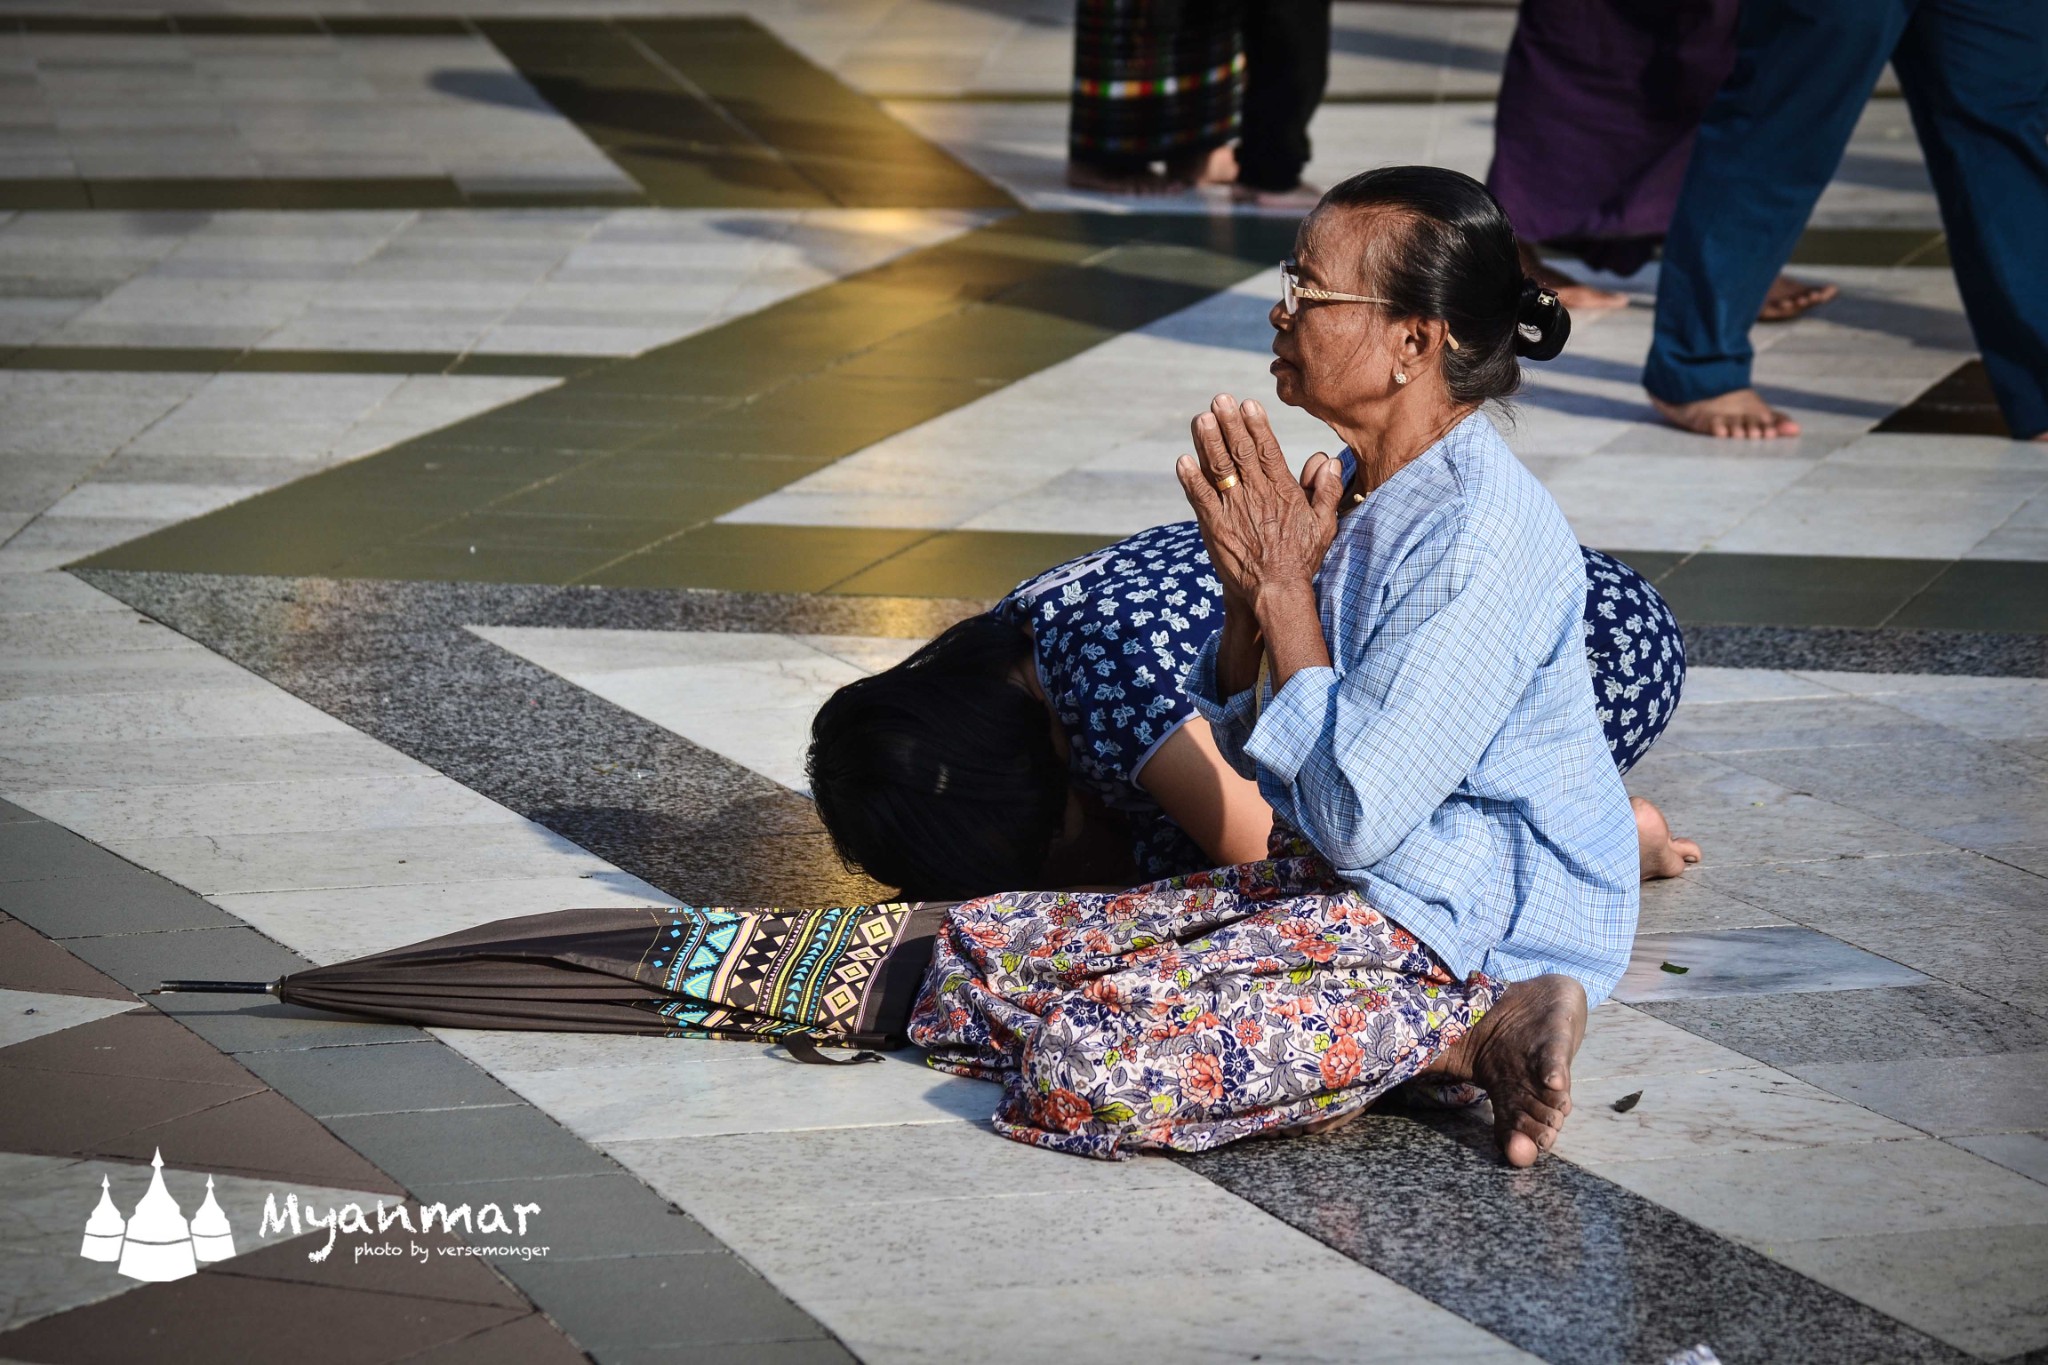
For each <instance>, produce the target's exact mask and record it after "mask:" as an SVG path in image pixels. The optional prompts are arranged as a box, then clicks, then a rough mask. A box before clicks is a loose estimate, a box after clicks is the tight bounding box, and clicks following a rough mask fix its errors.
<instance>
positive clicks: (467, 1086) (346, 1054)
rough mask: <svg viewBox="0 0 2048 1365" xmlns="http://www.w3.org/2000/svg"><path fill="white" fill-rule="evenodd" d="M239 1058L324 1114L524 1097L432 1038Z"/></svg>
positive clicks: (285, 1092)
mask: <svg viewBox="0 0 2048 1365" xmlns="http://www.w3.org/2000/svg"><path fill="white" fill-rule="evenodd" d="M241 1061H242V1063H243V1065H245V1066H247V1067H248V1068H249V1069H250V1070H251V1071H253V1072H255V1073H256V1074H257V1075H258V1076H260V1077H262V1078H263V1079H264V1080H265V1081H268V1082H269V1083H270V1084H271V1085H272V1086H273V1087H275V1088H276V1089H277V1091H278V1093H279V1094H281V1095H283V1096H284V1097H285V1098H286V1099H288V1100H290V1101H291V1102H292V1103H294V1104H296V1105H298V1106H299V1107H300V1108H301V1109H304V1110H305V1111H306V1112H307V1113H309V1114H312V1115H315V1116H316V1117H318V1118H323V1119H326V1118H333V1117H335V1116H337V1115H342V1114H378V1113H391V1112H395V1111H401V1110H414V1109H463V1108H472V1107H476V1106H479V1105H504V1104H516V1103H518V1102H519V1097H518V1096H517V1095H515V1094H513V1093H512V1092H511V1091H510V1090H507V1089H506V1088H505V1087H504V1086H502V1085H500V1084H499V1083H498V1082H497V1081H495V1080H493V1079H492V1078H491V1077H490V1076H489V1075H488V1074H487V1073H486V1072H484V1071H482V1070H480V1069H479V1068H478V1067H476V1066H475V1065H473V1064H472V1063H470V1062H469V1061H468V1060H467V1059H466V1058H464V1057H463V1056H462V1055H461V1054H460V1053H457V1052H455V1051H454V1050H453V1049H451V1048H448V1047H445V1046H443V1045H442V1044H441V1043H439V1042H437V1041H435V1040H433V1039H431V1038H424V1037H423V1038H421V1039H420V1040H419V1041H418V1042H409V1043H380V1044H377V1045H375V1046H354V1047H316V1048H302V1049H294V1050H291V1051H269V1052H251V1053H248V1054H247V1055H245V1056H243V1057H242V1058H241Z"/></svg>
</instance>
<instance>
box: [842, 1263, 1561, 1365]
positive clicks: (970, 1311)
mask: <svg viewBox="0 0 2048 1365" xmlns="http://www.w3.org/2000/svg"><path fill="white" fill-rule="evenodd" d="M1305 1269H1306V1273H1305V1271H1304V1268H1293V1267H1291V1268H1288V1269H1285V1270H1273V1271H1268V1270H1263V1269H1249V1270H1238V1271H1235V1272H1231V1273H1225V1274H1214V1275H1203V1276H1200V1277H1194V1276H1176V1275H1168V1276H1165V1277H1161V1278H1148V1279H1132V1278H1131V1276H1130V1273H1129V1272H1128V1271H1122V1272H1120V1273H1112V1274H1107V1275H1105V1276H1104V1279H1105V1280H1106V1281H1108V1283H1104V1284H1097V1285H1059V1286H1055V1287H1052V1288H1045V1289H1038V1288H1023V1289H1011V1290H1007V1291H1005V1292H1004V1293H1002V1294H1000V1295H995V1296H992V1297H989V1298H986V1299H984V1298H982V1297H980V1296H974V1295H955V1296H948V1297H947V1298H939V1297H936V1296H926V1295H920V1294H917V1293H915V1292H914V1291H911V1290H904V1289H899V1290H897V1291H895V1292H894V1293H892V1294H887V1295H867V1296H863V1297H860V1298H846V1297H840V1298H818V1299H811V1300H807V1301H805V1302H804V1307H805V1308H806V1309H807V1310H808V1311H809V1312H811V1313H812V1314H814V1315H815V1316H817V1317H818V1318H819V1319H820V1320H822V1321H824V1322H825V1323H827V1324H828V1325H830V1326H831V1327H832V1329H833V1331H834V1333H835V1334H836V1335H837V1336H839V1338H840V1339H841V1340H843V1341H845V1342H847V1344H848V1345H849V1346H850V1347H851V1348H853V1349H854V1350H856V1351H857V1352H858V1353H859V1355H860V1357H861V1359H863V1360H870V1361H876V1362H890V1365H949V1363H950V1362H952V1361H955V1360H957V1359H958V1358H959V1348H958V1345H957V1343H958V1342H959V1341H960V1340H962V1339H967V1338H971V1339H973V1340H975V1341H976V1342H977V1343H978V1345H977V1351H976V1358H977V1359H978V1360H985V1361H988V1362H991V1365H1031V1362H1036V1361H1040V1360H1042V1359H1044V1351H1045V1346H1044V1342H1045V1339H1046V1337H1047V1336H1048V1334H1049V1332H1048V1328H1047V1324H1048V1323H1058V1324H1059V1325H1060V1326H1059V1329H1058V1332H1057V1334H1056V1335H1058V1336H1059V1338H1060V1339H1061V1343H1062V1344H1061V1346H1060V1355H1061V1357H1062V1358H1063V1359H1066V1360H1071V1361H1074V1362H1085V1363H1086V1365H1117V1363H1118V1362H1122V1361H1129V1360H1145V1359H1153V1358H1155V1357H1156V1358H1162V1359H1171V1360H1174V1361H1176V1362H1183V1361H1185V1362H1190V1365H1226V1363H1230V1365H1235V1362H1241V1361H1245V1360H1249V1359H1251V1358H1253V1357H1254V1356H1256V1357H1258V1358H1259V1359H1261V1360H1286V1361H1291V1362H1301V1365H1378V1363H1379V1362H1399V1361H1410V1360H1416V1359H1420V1358H1423V1357H1427V1358H1428V1359H1430V1360H1441V1361H1446V1362H1462V1363H1463V1365H1496V1362H1499V1363H1500V1365H1506V1362H1510V1361H1533V1360H1535V1359H1537V1357H1535V1356H1532V1355H1528V1354H1526V1353H1525V1352H1523V1351H1521V1350H1519V1349H1518V1348H1516V1347H1514V1346H1511V1345H1509V1344H1508V1343H1507V1342H1504V1341H1502V1340H1501V1339H1500V1338H1498V1337H1495V1336H1493V1335H1491V1334H1490V1333H1487V1332H1485V1331H1484V1330H1483V1329H1481V1328H1479V1327H1476V1326H1474V1325H1473V1324H1471V1323H1468V1322H1466V1321H1465V1320H1464V1319H1463V1318H1459V1317H1457V1316H1455V1315H1453V1314H1451V1313H1450V1312H1448V1311H1447V1310H1444V1309H1441V1308H1438V1307H1437V1306H1436V1305H1434V1304H1432V1303H1430V1302H1429V1301H1428V1300H1426V1299H1423V1298H1422V1297H1421V1296H1420V1295H1417V1294H1414V1293H1412V1292H1410V1291H1407V1290H1404V1289H1401V1288H1400V1287H1399V1286H1397V1285H1395V1284H1393V1282H1392V1281H1390V1280H1387V1279H1385V1278H1383V1277H1381V1276H1378V1275H1375V1274H1374V1273H1373V1272H1371V1271H1369V1270H1367V1269H1366V1268H1365V1267H1364V1266H1361V1265H1359V1264H1358V1263H1357V1262H1355V1261H1351V1260H1348V1259H1346V1258H1344V1257H1343V1256H1341V1255H1339V1254H1338V1253H1337V1252H1334V1251H1332V1252H1329V1254H1328V1257H1327V1259H1326V1260H1324V1261H1322V1262H1321V1263H1320V1264H1313V1265H1311V1266H1310V1267H1307V1268H1305ZM1305 1278H1307V1279H1309V1280H1310V1281H1311V1282H1312V1283H1314V1284H1315V1286H1316V1288H1317V1292H1318V1293H1327V1294H1328V1295H1329V1296H1330V1298H1331V1300H1332V1301H1333V1302H1336V1303H1341V1304H1343V1305H1344V1307H1345V1310H1346V1311H1343V1312H1337V1313H1332V1314H1329V1315H1327V1316H1324V1317H1320V1318H1316V1319H1314V1320H1313V1321H1311V1320H1310V1319H1309V1318H1307V1317H1305V1316H1299V1315H1297V1316H1293V1317H1287V1316H1284V1315H1283V1317H1282V1318H1280V1319H1278V1320H1276V1319H1275V1317H1274V1315H1273V1311H1272V1305H1273V1304H1274V1303H1275V1302H1277V1301H1281V1300H1284V1299H1286V1298H1287V1297H1288V1296H1289V1295H1290V1294H1299V1293H1300V1287H1301V1285H1302V1283H1303V1281H1304V1279H1305ZM1134 1291H1135V1295H1134Z"/></svg>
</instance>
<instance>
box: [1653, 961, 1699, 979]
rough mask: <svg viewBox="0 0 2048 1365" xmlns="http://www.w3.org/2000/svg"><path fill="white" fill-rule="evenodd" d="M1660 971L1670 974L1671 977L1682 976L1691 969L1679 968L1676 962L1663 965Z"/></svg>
mask: <svg viewBox="0 0 2048 1365" xmlns="http://www.w3.org/2000/svg"><path fill="white" fill-rule="evenodd" d="M1661 970H1663V971H1667V972H1669V973H1671V974H1672V975H1673V976H1684V975H1685V974H1686V973H1687V972H1689V971H1691V970H1692V968H1690V967H1681V966H1679V965H1678V964H1677V963H1676V962H1667V963H1665V964H1664V966H1663V967H1662V968H1661Z"/></svg>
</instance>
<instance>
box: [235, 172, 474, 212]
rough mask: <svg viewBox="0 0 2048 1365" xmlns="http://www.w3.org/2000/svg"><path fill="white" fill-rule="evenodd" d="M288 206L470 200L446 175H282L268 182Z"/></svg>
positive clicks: (443, 205)
mask: <svg viewBox="0 0 2048 1365" xmlns="http://www.w3.org/2000/svg"><path fill="white" fill-rule="evenodd" d="M269 184H270V186H271V189H272V191H273V192H274V193H275V194H276V196H277V206H278V207H279V208H285V209H452V208H461V207H462V205H463V204H464V202H465V201H466V199H467V196H465V195H464V194H463V192H462V189H461V187H460V186H458V185H457V184H456V183H455V181H454V180H452V179H450V178H449V177H447V176H440V175H420V176H386V177H381V178H375V179H371V178H364V179H359V180H340V179H317V180H316V179H311V178H307V179H295V178H280V179H277V180H272V181H270V182H269Z"/></svg>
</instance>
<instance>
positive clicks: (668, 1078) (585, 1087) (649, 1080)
mask: <svg viewBox="0 0 2048 1365" xmlns="http://www.w3.org/2000/svg"><path fill="white" fill-rule="evenodd" d="M676 1041H677V1043H678V1048H677V1051H676V1052H675V1053H674V1054H672V1058H673V1060H670V1061H668V1062H666V1063H665V1064H661V1065H642V1066H621V1067H602V1068H582V1069H579V1070H575V1071H500V1072H497V1073H496V1074H497V1076H498V1079H499V1080H501V1081H503V1082H504V1083H505V1084H506V1085H509V1086H511V1087H512V1088H513V1089H514V1090H516V1091H518V1092H519V1093H520V1094H521V1095H523V1096H525V1097H526V1098H527V1099H529V1100H531V1101H532V1102H533V1103H535V1104H537V1105H539V1106H540V1107H541V1108H543V1109H545V1110H547V1111H548V1113H550V1114H552V1115H553V1116H554V1117H555V1118H557V1119H559V1120H560V1121H561V1122H562V1123H563V1124H565V1125H567V1126H568V1127H569V1129H570V1130H571V1131H573V1132H574V1133H576V1134H577V1136H579V1137H582V1138H584V1139H586V1140H588V1141H591V1142H595V1143H598V1144H600V1145H603V1144H607V1143H611V1142H617V1141H625V1140H627V1139H635V1138H681V1137H707V1136H712V1135H715V1134H720V1133H765V1132H775V1131H779V1130H785V1129H798V1128H850V1127H859V1126H863V1125H870V1124H898V1123H958V1122H962V1121H964V1120H968V1119H977V1120H981V1119H986V1118H987V1117H988V1116H989V1115H990V1114H991V1113H993V1112H994V1111H995V1107H996V1102H997V1100H998V1099H999V1098H1000V1096H1001V1092H1000V1091H999V1090H998V1089H997V1088H996V1087H995V1086H994V1085H991V1084H989V1083H988V1082H986V1081H973V1080H967V1079H965V1078H964V1077H959V1076H948V1075H946V1074H945V1073H944V1072H940V1071H934V1070H932V1069H931V1068H929V1067H927V1066H925V1065H923V1061H922V1054H918V1053H905V1052H898V1053H887V1054H884V1058H883V1060H882V1061H881V1062H879V1063H871V1064H868V1065H864V1066H848V1067H819V1066H803V1065H801V1064H800V1063H798V1062H797V1061H796V1059H795V1058H793V1057H790V1056H789V1055H788V1054H786V1053H783V1052H780V1051H779V1050H774V1051H771V1050H765V1049H756V1050H754V1051H753V1053H752V1055H750V1056H745V1057H740V1056H736V1055H719V1056H717V1057H716V1058H715V1059H714V1060H713V1061H710V1062H708V1063H703V1064H699V1063H697V1062H695V1061H694V1060H693V1059H692V1055H693V1054H694V1053H696V1052H698V1051H699V1050H700V1048H699V1047H698V1046H696V1045H694V1043H693V1040H689V1039H680V1040H676ZM720 1046H721V1045H720V1044H717V1043H706V1044H703V1045H702V1047H704V1048H710V1047H720Z"/></svg>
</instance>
